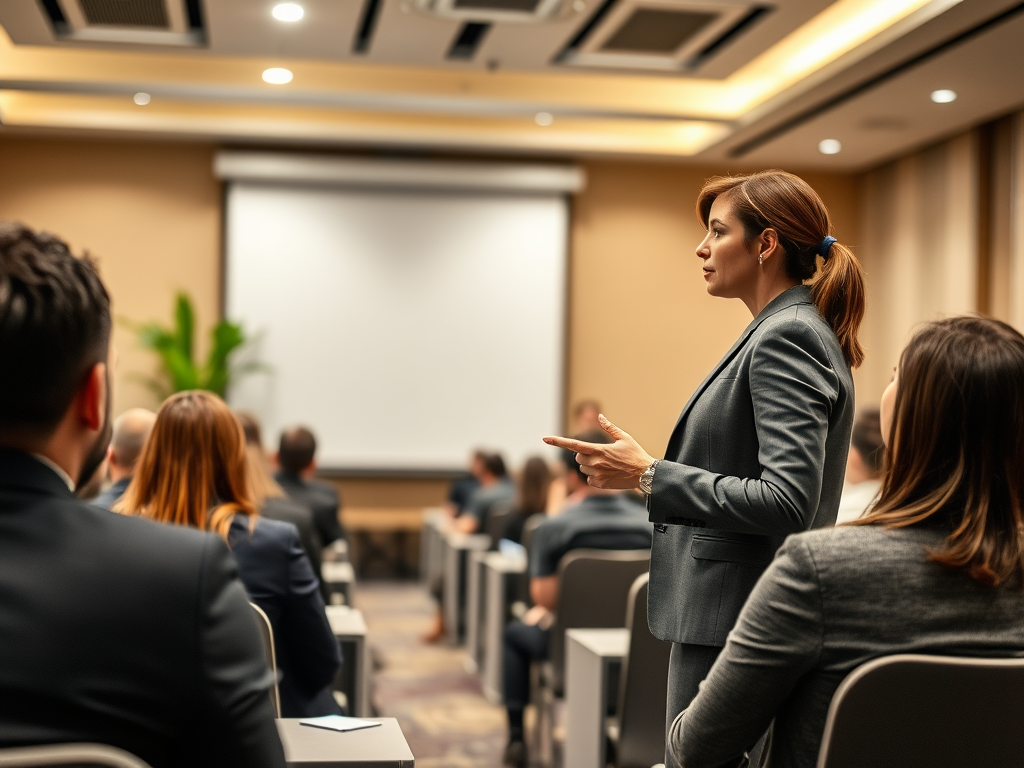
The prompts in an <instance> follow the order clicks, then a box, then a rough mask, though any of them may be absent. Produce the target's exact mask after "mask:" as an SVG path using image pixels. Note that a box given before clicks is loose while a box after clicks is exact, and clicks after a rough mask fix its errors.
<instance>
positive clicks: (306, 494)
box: [274, 427, 347, 547]
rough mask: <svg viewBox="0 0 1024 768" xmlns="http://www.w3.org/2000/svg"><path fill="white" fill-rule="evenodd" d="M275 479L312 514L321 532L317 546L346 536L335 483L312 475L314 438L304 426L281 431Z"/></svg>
mask: <svg viewBox="0 0 1024 768" xmlns="http://www.w3.org/2000/svg"><path fill="white" fill-rule="evenodd" d="M277 464H278V466H279V467H280V469H279V470H278V472H277V473H276V474H275V475H274V479H275V480H277V482H278V483H279V484H280V485H281V487H282V488H284V492H285V493H287V494H288V498H289V499H291V500H292V501H295V502H298V503H299V504H301V505H302V506H304V507H306V508H307V509H309V510H310V511H311V512H312V513H313V522H314V523H315V524H316V530H317V533H318V534H319V535H320V546H321V547H326V546H328V545H330V544H331V543H332V542H334V541H337V540H338V539H346V540H347V537H346V535H345V529H344V528H342V527H341V521H339V520H338V512H339V510H340V509H341V499H340V498H339V497H338V492H337V491H336V490H335V489H334V486H331V485H328V484H327V483H322V482H320V481H318V480H314V479H313V478H314V477H315V476H316V438H315V437H314V436H313V433H312V432H310V431H309V430H308V429H306V428H305V427H291V428H290V429H286V430H285V431H284V432H282V433H281V442H280V444H279V446H278V452H277Z"/></svg>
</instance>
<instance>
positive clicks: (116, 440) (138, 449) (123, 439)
mask: <svg viewBox="0 0 1024 768" xmlns="http://www.w3.org/2000/svg"><path fill="white" fill-rule="evenodd" d="M154 421H156V414H155V413H153V412H152V411H147V410H146V409H145V408H132V409H131V410H130V411H125V412H124V413H122V414H121V415H120V416H118V417H117V418H116V419H115V420H114V436H113V439H112V440H111V441H110V451H109V453H108V457H109V466H108V468H107V474H108V475H109V476H110V483H111V484H110V487H109V488H107V490H105V491H103V492H102V493H101V494H100V495H99V496H97V497H96V498H95V499H93V500H92V503H93V504H95V505H96V506H97V507H103V508H104V509H110V508H111V507H113V506H114V503H115V502H116V501H118V499H120V498H121V496H123V495H124V489H125V488H127V487H128V483H129V482H130V481H131V479H132V472H134V471H135V462H136V461H138V459H139V454H141V453H142V446H143V445H145V444H146V438H147V437H149V431H150V430H151V429H152V428H153V422H154Z"/></svg>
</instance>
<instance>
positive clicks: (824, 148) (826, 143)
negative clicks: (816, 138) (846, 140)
mask: <svg viewBox="0 0 1024 768" xmlns="http://www.w3.org/2000/svg"><path fill="white" fill-rule="evenodd" d="M842 148H843V145H842V144H840V143H839V142H838V141H836V140H835V139H823V140H822V141H820V142H818V151H819V152H821V154H823V155H835V154H838V153H839V150H841V149H842Z"/></svg>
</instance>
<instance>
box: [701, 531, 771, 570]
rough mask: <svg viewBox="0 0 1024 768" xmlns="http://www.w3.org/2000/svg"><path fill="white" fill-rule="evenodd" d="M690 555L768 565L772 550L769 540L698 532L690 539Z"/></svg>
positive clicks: (720, 560)
mask: <svg viewBox="0 0 1024 768" xmlns="http://www.w3.org/2000/svg"><path fill="white" fill-rule="evenodd" d="M690 557H692V558H694V559H695V560H717V561H719V562H726V563H740V564H741V565H766V564H767V563H768V562H769V561H770V560H771V550H770V548H769V547H768V544H767V542H764V543H762V542H756V541H740V540H738V539H730V538H725V537H722V536H709V535H707V534H703V533H698V534H694V536H693V538H692V539H691V540H690Z"/></svg>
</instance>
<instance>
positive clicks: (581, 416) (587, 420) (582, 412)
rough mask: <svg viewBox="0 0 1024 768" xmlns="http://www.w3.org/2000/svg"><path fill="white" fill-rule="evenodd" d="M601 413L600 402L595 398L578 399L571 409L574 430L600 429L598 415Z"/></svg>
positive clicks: (589, 430)
mask: <svg viewBox="0 0 1024 768" xmlns="http://www.w3.org/2000/svg"><path fill="white" fill-rule="evenodd" d="M600 415H601V404H600V403H599V402H597V400H580V401H579V402H578V403H576V407H574V408H573V409H572V418H573V421H574V422H575V424H576V426H575V430H576V432H592V431H594V430H597V429H601V422H600V421H599V420H598V416H600Z"/></svg>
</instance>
